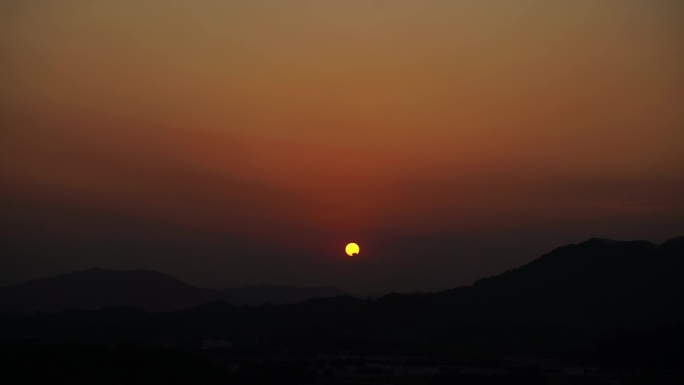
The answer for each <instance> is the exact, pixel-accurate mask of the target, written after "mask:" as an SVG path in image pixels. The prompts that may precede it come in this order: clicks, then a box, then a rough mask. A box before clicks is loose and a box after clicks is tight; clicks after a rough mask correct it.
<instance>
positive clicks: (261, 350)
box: [0, 238, 684, 384]
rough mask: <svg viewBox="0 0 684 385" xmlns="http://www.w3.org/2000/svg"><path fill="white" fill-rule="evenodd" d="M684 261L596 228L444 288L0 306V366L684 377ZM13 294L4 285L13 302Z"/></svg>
mask: <svg viewBox="0 0 684 385" xmlns="http://www.w3.org/2000/svg"><path fill="white" fill-rule="evenodd" d="M682 273H684V242H683V239H682V238H677V239H673V240H671V241H668V242H665V243H663V244H661V245H654V244H652V243H648V242H644V241H638V242H613V241H606V240H599V239H592V240H589V241H586V242H583V243H580V244H577V245H569V246H564V247H561V248H558V249H556V250H554V251H552V252H551V253H548V254H546V255H544V256H542V257H541V258H539V259H537V260H535V261H533V262H531V263H529V264H527V265H525V266H522V267H520V268H518V269H516V270H513V271H510V272H506V273H504V274H501V275H499V276H496V277H492V278H487V279H483V280H480V281H478V282H476V283H475V284H474V285H472V286H467V287H459V288H455V289H450V290H445V291H442V292H438V293H422V294H389V295H386V296H383V297H381V298H379V299H376V300H370V299H359V298H353V297H349V296H339V297H334V298H319V299H311V300H307V301H304V302H301V303H295V304H282V305H270V304H264V305H261V306H246V305H239V304H231V303H228V302H226V301H214V302H211V303H207V304H205V305H201V306H195V307H192V308H189V309H185V310H174V311H165V312H151V311H148V310H144V309H141V308H138V307H132V306H110V307H105V308H102V309H98V310H87V311H86V310H61V311H58V312H49V313H48V312H45V313H44V312H41V311H36V309H34V310H32V311H23V312H18V311H13V310H12V309H9V310H6V311H5V312H3V313H2V314H0V376H2V377H0V378H2V379H3V381H2V382H3V383H13V384H36V383H71V384H316V383H338V384H684V306H682V304H681V303H682V300H681V299H682V298H683V296H682V294H684V279H682V276H683V274H682ZM35 293H36V292H35V291H34V292H33V294H34V295H35ZM15 294H16V293H14V294H13V293H12V292H10V291H7V292H4V293H0V295H2V296H4V297H0V298H6V299H11V303H12V304H13V306H14V305H17V304H20V301H19V300H18V299H17V298H14V297H11V296H12V295H15ZM211 295H215V294H214V293H212V294H211Z"/></svg>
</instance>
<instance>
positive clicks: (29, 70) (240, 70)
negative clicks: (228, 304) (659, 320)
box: [0, 0, 684, 290]
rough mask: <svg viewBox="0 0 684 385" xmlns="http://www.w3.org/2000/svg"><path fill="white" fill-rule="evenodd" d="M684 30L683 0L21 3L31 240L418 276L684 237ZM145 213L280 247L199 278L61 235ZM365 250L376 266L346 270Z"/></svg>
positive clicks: (5, 76) (18, 33)
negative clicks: (602, 244) (587, 245)
mask: <svg viewBox="0 0 684 385" xmlns="http://www.w3.org/2000/svg"><path fill="white" fill-rule="evenodd" d="M682 20H684V4H683V3H681V2H679V1H670V0H661V1H657V0H655V1H654V0H648V1H647V0H643V1H636V0H619V1H618V0H615V1H600V2H599V1H585V2H571V1H567V2H561V1H558V2H550V1H516V2H512V1H487V2H481V1H477V2H476V1H473V2H456V1H448V0H444V1H437V0H432V1H427V0H426V1H401V0H392V1H389V0H388V1H382V0H375V1H371V0H348V1H313V0H312V1H276V0H271V1H254V0H252V1H210V0H201V1H192V2H191V1H180V0H163V1H162V0H158V1H145V2H140V1H115V2H112V1H60V2H54V1H19V0H10V1H4V2H2V4H0V57H1V59H0V84H2V87H0V122H1V123H2V128H1V131H0V135H1V136H0V178H1V181H2V183H1V187H0V188H1V191H0V192H1V193H2V194H1V195H0V197H1V198H2V205H3V207H5V211H6V213H7V214H6V215H5V220H4V223H3V227H4V228H5V229H6V230H8V231H6V233H7V234H9V236H7V239H6V241H7V243H8V244H10V245H11V247H10V249H11V252H10V253H9V255H10V257H12V258H23V257H21V256H22V255H25V254H32V255H36V254H38V255H39V256H40V258H42V259H46V260H49V261H51V262H55V263H57V264H60V265H66V266H69V267H85V266H86V265H103V266H104V265H107V266H117V267H139V266H133V265H135V264H136V263H137V264H140V265H144V266H143V267H151V268H159V269H164V268H166V270H167V271H168V272H171V273H175V274H176V275H181V276H182V275H183V274H185V276H184V277H182V278H186V279H189V280H194V281H195V282H200V281H202V282H208V281H211V282H220V281H222V280H223V282H237V283H250V282H258V281H264V280H269V279H270V280H280V281H281V282H284V283H300V284H327V283H330V284H337V285H341V286H345V285H346V286H349V287H352V286H354V285H356V288H358V289H359V290H366V289H374V288H381V287H385V286H387V285H393V287H392V288H396V289H401V290H409V289H411V290H413V289H431V288H435V287H448V286H454V285H456V284H460V283H467V282H468V281H469V280H472V279H474V278H478V277H479V276H480V275H482V274H493V273H497V272H499V271H500V270H501V269H504V268H509V267H513V266H515V265H516V264H518V263H521V262H525V261H527V260H529V259H531V258H533V257H535V256H536V255H537V254H535V253H540V252H544V251H546V248H548V247H552V246H556V245H558V244H559V242H560V243H562V242H571V241H580V240H582V237H585V236H604V237H615V238H634V237H636V238H650V239H652V240H654V241H663V240H665V239H666V238H668V237H673V236H676V235H681V234H682V233H684V208H683V203H684V202H683V200H682V199H681V197H682V196H684V71H682V68H684V38H682V36H684V23H683V22H682ZM55 210H57V211H58V212H59V214H55V212H56V211H55ZM76 212H85V213H87V214H86V215H85V217H83V218H81V217H78V216H77V215H70V213H76ZM41 213H42V214H41ZM46 213H51V214H49V215H48V214H46ZM111 218H117V219H116V221H119V222H121V224H119V225H116V226H120V227H121V228H123V229H124V230H120V231H119V230H117V231H109V230H111V229H110V228H109V227H107V226H109V225H107V226H104V227H102V226H103V225H102V223H109V222H107V221H110V220H111ZM119 222H117V223H119ZM65 223H68V224H69V225H68V226H66V225H65ZM126 223H138V224H139V223H147V224H148V225H146V226H148V227H146V228H147V229H150V228H153V229H162V228H164V229H165V228H166V227H167V226H168V227H171V228H178V229H181V230H179V231H180V232H181V233H182V234H183V233H184V231H187V234H193V235H192V236H190V235H188V241H187V242H188V243H189V244H192V245H194V244H197V245H198V246H197V250H205V249H206V248H207V246H206V243H205V244H203V246H200V245H199V244H200V243H202V242H205V238H203V237H204V236H205V235H206V236H209V235H207V234H211V237H215V236H219V237H220V236H221V235H222V234H223V235H225V236H226V237H230V238H231V239H238V240H239V241H240V242H246V245H247V246H244V248H246V249H249V248H250V247H251V246H249V245H251V244H252V243H254V244H259V245H261V246H260V247H263V248H264V250H261V249H259V248H256V249H255V250H257V249H258V250H260V251H259V252H256V251H255V252H254V254H255V255H254V256H252V257H250V258H252V259H253V260H254V261H256V262H254V264H255V265H254V266H252V267H249V266H243V265H241V262H236V261H234V260H235V259H240V258H241V257H236V256H231V255H227V254H228V252H224V251H225V250H224V249H222V248H221V247H222V246H215V247H214V246H212V247H209V248H210V249H212V250H216V251H215V254H216V255H215V256H211V257H209V256H206V257H202V258H204V259H202V258H200V259H201V260H202V263H203V264H205V265H202V267H197V268H195V269H194V270H195V272H194V273H193V272H192V271H193V269H189V270H190V272H189V270H188V269H187V266H186V265H185V264H184V263H185V262H183V261H185V260H186V258H191V257H188V256H186V255H185V254H182V255H181V254H179V256H178V258H177V261H176V262H174V263H171V264H167V262H164V261H163V258H156V259H155V258H151V257H150V258H148V259H145V257H144V256H143V257H141V259H140V260H137V262H136V261H129V260H128V259H125V258H123V257H122V259H117V258H118V257H116V256H110V257H107V258H105V257H102V258H100V257H97V256H92V253H91V254H89V255H90V256H89V257H88V258H92V259H86V258H83V257H71V256H67V257H64V256H53V255H50V251H49V250H50V248H51V247H53V246H54V245H53V243H50V242H54V240H52V241H49V242H48V241H46V240H45V239H48V238H50V237H51V236H52V235H54V234H60V236H59V237H58V238H59V242H60V245H61V246H60V247H59V248H58V249H59V253H57V254H60V253H62V254H70V253H71V251H70V250H71V249H70V247H72V246H73V245H75V244H78V242H81V241H82V240H83V239H88V240H89V241H88V242H92V243H93V244H94V245H95V246H93V247H94V249H96V245H97V244H98V242H105V243H106V242H108V243H107V244H117V245H123V244H127V243H126V242H129V241H130V239H131V237H133V238H136V237H140V238H143V239H144V238H145V234H147V233H146V232H145V231H142V235H141V234H139V233H136V234H129V232H127V231H126V230H125V229H126V228H127V227H128V226H127V225H126ZM117 228H119V227H117ZM103 229H109V230H107V231H105V230H103ZM150 231H151V232H154V233H155V234H157V233H159V232H161V233H162V235H160V236H159V237H161V239H166V238H165V236H164V235H163V234H165V231H166V230H158V231H157V230H155V231H152V230H150ZM51 234H52V235H51ZM174 234H176V233H174ZM197 234H204V235H197ZM155 236H156V235H155ZM537 236H538V237H539V238H542V239H543V240H544V241H543V242H542V241H539V242H538V243H537V245H536V246H534V247H533V246H530V245H529V244H532V243H534V241H533V240H526V241H512V239H518V240H519V239H521V237H533V238H535V237H537ZM168 237H170V236H168ZM152 238H154V237H152V235H150V239H152ZM171 238H174V239H177V236H176V235H174V236H173V237H171ZM18 239H22V241H21V242H19V241H17V240H18ZM136 239H137V238H136ZM154 239H155V242H157V241H158V239H157V238H154ZM212 239H213V238H212ZM348 240H357V241H359V243H360V244H361V247H362V253H363V248H364V242H365V245H369V246H370V251H372V252H370V251H369V252H368V253H366V256H368V257H369V258H370V256H373V257H374V258H375V259H374V261H375V262H368V261H366V262H363V263H366V264H369V265H365V266H366V267H365V268H364V269H365V270H358V269H359V268H358V267H348V266H346V265H344V266H342V267H340V266H338V264H339V263H345V264H346V263H347V262H339V261H337V260H336V258H338V252H341V251H342V247H341V246H339V244H344V242H346V241H348ZM22 242H25V243H22ZM212 242H213V241H212ZM212 242H209V243H210V244H212V245H213V244H214V243H212ZM250 242H252V243H250ZM502 242H512V244H511V245H510V247H509V248H505V247H503V246H501V244H502ZM43 243H45V245H48V246H49V247H48V246H46V248H45V249H40V250H37V249H36V250H33V249H31V251H30V252H28V251H26V250H27V249H26V247H27V246H26V244H43ZM219 243H220V242H218V243H216V244H219ZM103 244H104V243H103ZM465 244H467V245H468V246H467V247H466V246H464V245H465ZM496 244H498V245H499V246H498V248H497V247H494V246H492V245H496ZM64 245H67V246H64ZM146 247H151V248H152V249H150V250H154V246H153V245H152V246H150V245H146ZM511 248H512V250H514V251H515V252H513V253H509V251H510V250H511ZM124 249H125V248H123V247H122V250H124ZM188 249H189V250H192V249H193V247H192V246H188ZM46 250H48V251H46ZM240 250H243V249H240ZM366 250H368V248H366ZM205 251H206V250H205ZM504 252H505V254H507V255H505V256H502V255H501V254H502V253H504ZM121 253H125V251H122V252H121ZM151 253H153V252H151ZM207 253H208V252H207ZM528 253H529V254H528ZM15 254H16V255H15ZM73 254H74V255H75V254H78V253H77V252H74V253H73ZM94 254H97V253H96V252H95V253H94ZM209 254H211V253H209ZM369 254H370V256H369ZM428 254H429V255H428ZM508 254H512V255H508ZM60 255H61V254H60ZM278 255H281V256H283V257H282V258H280V257H278ZM476 256H477V257H476ZM108 258H109V259H108ZM193 258H194V257H193ZM278 258H280V259H278ZM478 258H479V259H478ZM124 260H125V262H122V261H124ZM160 261H161V262H160ZM274 261H277V262H274ZM288 261H289V262H288ZM322 261H323V262H322ZM478 261H480V262H478ZM257 262H258V263H257ZM388 264H391V265H393V267H392V268H391V269H389V270H387V269H388ZM257 265H259V266H268V265H273V266H276V267H277V268H273V269H268V268H264V269H262V270H259V268H258V266H257ZM193 266H194V265H193ZM250 266H251V265H250ZM331 266H333V267H335V268H336V269H338V272H335V271H330V270H328V269H329V268H331ZM345 266H346V267H345ZM215 267H218V268H215ZM222 268H225V269H226V270H228V271H229V272H228V273H226V274H225V275H221V274H219V273H216V271H217V270H221V269H222ZM347 268H349V269H354V270H353V271H352V270H349V271H347V270H344V269H347ZM339 269H341V270H339ZM402 269H403V270H402ZM421 269H422V270H421ZM430 269H438V270H440V272H439V273H435V277H433V278H429V279H428V278H420V277H418V278H417V277H415V276H412V275H411V271H423V272H424V275H429V274H428V272H430V271H431V270H430ZM381 271H383V272H385V273H387V274H389V276H388V277H387V280H388V283H387V285H385V286H383V285H382V284H378V283H376V282H374V281H373V279H374V277H377V275H378V274H380V272H381ZM449 271H451V273H449ZM383 274H384V273H383ZM392 274H394V275H392Z"/></svg>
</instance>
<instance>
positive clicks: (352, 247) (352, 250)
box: [344, 242, 359, 257]
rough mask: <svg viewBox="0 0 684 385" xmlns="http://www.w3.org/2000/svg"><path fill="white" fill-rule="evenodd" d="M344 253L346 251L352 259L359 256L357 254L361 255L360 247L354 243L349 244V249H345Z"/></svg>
mask: <svg viewBox="0 0 684 385" xmlns="http://www.w3.org/2000/svg"><path fill="white" fill-rule="evenodd" d="M344 251H346V252H347V255H348V256H350V257H351V256H354V255H357V254H359V245H357V244H356V243H353V242H352V243H350V244H348V245H347V247H345V248H344Z"/></svg>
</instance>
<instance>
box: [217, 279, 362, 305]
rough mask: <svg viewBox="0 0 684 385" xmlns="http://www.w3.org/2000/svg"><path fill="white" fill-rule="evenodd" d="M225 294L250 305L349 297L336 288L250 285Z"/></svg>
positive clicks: (232, 289)
mask: <svg viewBox="0 0 684 385" xmlns="http://www.w3.org/2000/svg"><path fill="white" fill-rule="evenodd" d="M223 292H224V293H228V294H230V295H232V296H235V297H237V298H240V299H241V300H243V301H245V302H246V303H247V304H249V305H255V306H258V305H261V304H263V303H266V302H269V303H272V304H285V303H298V302H302V301H306V300H308V299H313V298H326V297H337V296H341V295H349V294H348V293H346V292H344V291H343V290H341V289H338V288H336V287H334V286H323V287H295V286H288V285H263V284H261V285H248V286H240V287H234V288H229V289H224V290H223Z"/></svg>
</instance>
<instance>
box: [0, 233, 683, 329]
mask: <svg viewBox="0 0 684 385" xmlns="http://www.w3.org/2000/svg"><path fill="white" fill-rule="evenodd" d="M683 273H684V237H679V238H674V239H672V240H669V241H667V242H664V243H663V244H661V245H656V244H653V243H650V242H647V241H611V240H605V239H599V238H592V239H589V240H587V241H584V242H581V243H578V244H571V245H566V246H563V247H559V248H557V249H555V250H553V251H551V252H549V253H547V254H545V255H543V256H541V257H540V258H538V259H535V260H533V261H532V262H530V263H528V264H526V265H524V266H521V267H519V268H517V269H514V270H511V271H507V272H504V273H502V274H499V275H497V276H493V277H489V278H484V279H481V280H479V281H476V282H475V283H474V284H473V285H471V286H461V287H456V288H453V289H448V290H444V291H441V292H436V293H415V294H397V293H394V294H389V295H385V296H383V297H380V298H379V299H376V300H375V301H371V302H372V303H373V306H371V308H369V309H366V310H368V311H369V312H370V313H368V314H371V315H372V314H375V313H377V316H378V318H377V319H376V320H378V319H382V318H384V317H389V316H391V315H395V316H397V317H398V318H400V321H399V323H404V324H405V323H410V322H411V320H414V319H415V320H416V322H423V321H422V320H424V319H425V318H426V317H427V318H432V320H431V321H430V322H429V323H440V322H439V321H435V320H445V322H446V323H448V322H451V320H452V319H453V318H454V317H455V318H457V319H458V321H459V322H460V323H463V322H478V321H481V320H489V321H495V320H498V319H505V320H507V321H508V322H512V321H515V322H550V321H553V322H555V323H562V324H564V325H567V326H569V327H601V328H602V327H608V325H616V324H620V325H630V324H639V325H642V324H649V323H666V322H675V321H677V320H682V319H684V307H682V306H678V305H676V304H678V303H679V301H680V299H681V298H682V295H683V294H684V280H682V279H681V277H682V274H683ZM325 297H337V299H335V300H333V299H325ZM213 301H221V302H225V303H227V304H231V305H254V306H256V305H262V304H264V303H270V304H272V305H277V304H288V303H289V304H296V303H300V305H297V307H296V308H300V309H305V308H310V307H313V308H317V307H320V308H321V309H324V308H325V309H327V310H326V311H330V314H337V313H338V312H337V311H336V310H335V309H334V306H333V305H330V304H332V303H337V304H343V303H346V304H348V305H349V304H356V305H353V306H356V307H357V308H359V309H357V310H359V311H360V309H361V308H360V307H359V306H361V305H362V307H363V306H365V307H367V306H368V305H367V303H368V301H367V300H361V299H358V298H355V297H353V296H349V295H348V294H347V293H345V292H344V291H342V290H340V289H338V288H335V287H331V286H329V287H318V288H298V287H293V286H285V285H252V286H243V287H237V288H230V289H225V290H221V291H219V290H212V289H204V288H198V287H194V286H191V285H189V284H186V283H184V282H182V281H180V280H178V279H176V278H173V277H170V276H168V275H165V274H162V273H158V272H154V271H150V270H133V271H113V270H104V269H99V268H94V269H89V270H85V271H79V272H74V273H69V274H64V275H58V276H54V277H48V278H42V279H37V280H33V281H28V282H25V283H23V284H19V285H15V286H11V287H5V288H0V310H3V311H6V312H14V311H23V312H32V311H35V310H40V311H44V312H59V311H62V310H64V309H69V308H80V309H86V310H89V309H98V308H102V307H107V306H115V305H127V306H134V307H139V308H142V309H144V310H147V311H151V312H157V311H171V310H181V309H187V308H191V307H195V306H200V305H203V304H205V303H208V302H213ZM345 306H346V305H345ZM345 306H342V308H345ZM329 307H332V308H331V309H328V308H329ZM350 314H355V312H354V311H352V313H349V314H343V315H342V317H343V318H349V317H350ZM314 318H315V317H314Z"/></svg>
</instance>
